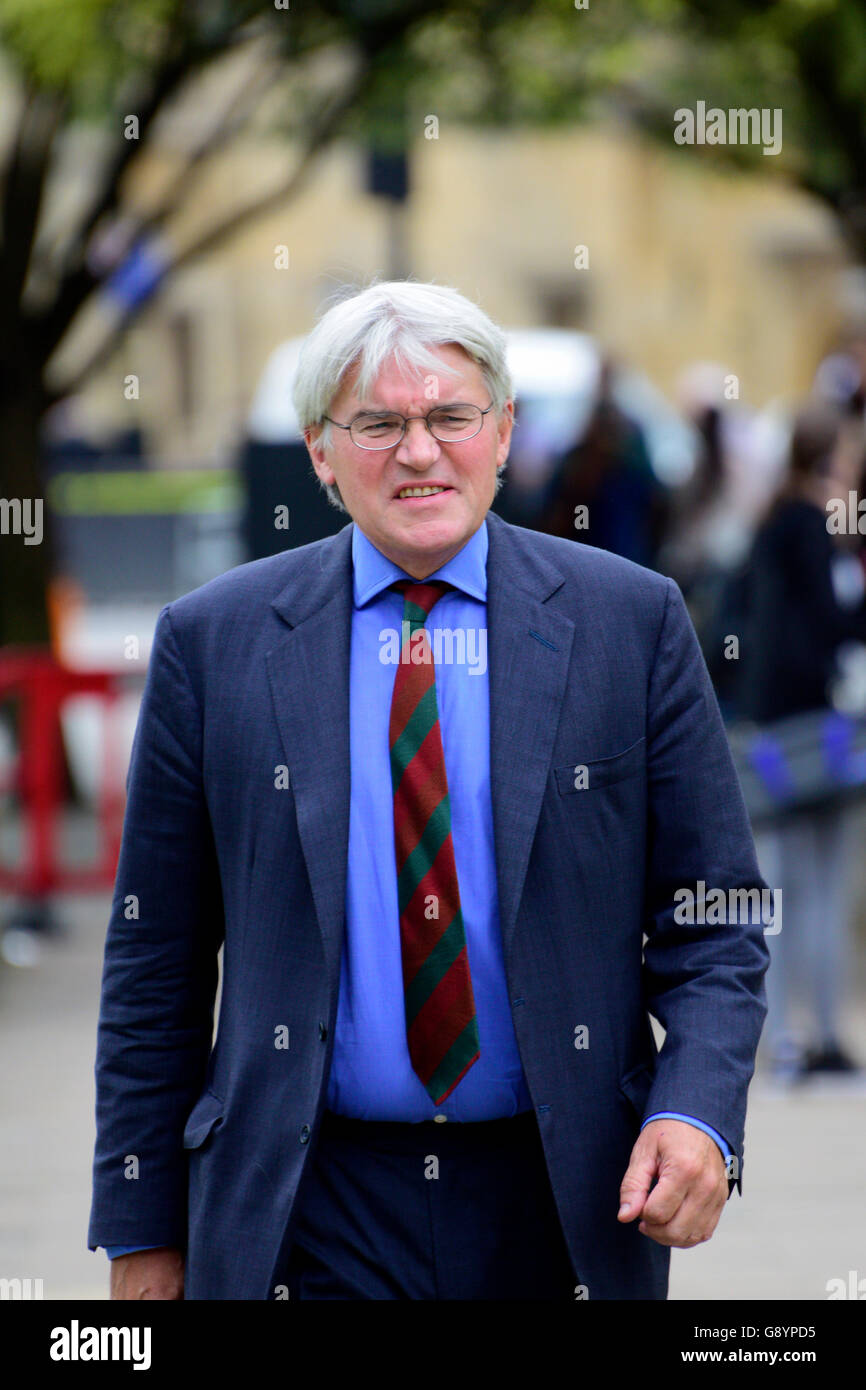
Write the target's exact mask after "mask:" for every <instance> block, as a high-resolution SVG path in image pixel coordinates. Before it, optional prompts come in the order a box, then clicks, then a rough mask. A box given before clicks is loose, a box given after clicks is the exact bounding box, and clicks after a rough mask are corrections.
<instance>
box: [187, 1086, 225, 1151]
mask: <svg viewBox="0 0 866 1390" xmlns="http://www.w3.org/2000/svg"><path fill="white" fill-rule="evenodd" d="M224 1111H225V1101H224V1100H223V1099H222V1097H221V1096H218V1095H215V1094H214V1092H213V1091H203V1092H202V1094H201V1095H200V1096H199V1098H198V1100H197V1101H196V1103H195V1105H194V1106H193V1108H192V1110H191V1111H190V1113H189V1118H188V1119H187V1122H186V1125H185V1127H184V1131H183V1147H184V1148H185V1149H200V1148H201V1146H202V1144H203V1143H204V1141H205V1140H206V1139H207V1137H208V1135H209V1134H212V1133H213V1131H214V1130H216V1129H219V1127H220V1125H221V1124H222V1122H223V1115H224Z"/></svg>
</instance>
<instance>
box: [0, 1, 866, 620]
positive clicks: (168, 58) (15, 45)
mask: <svg viewBox="0 0 866 1390" xmlns="http://www.w3.org/2000/svg"><path fill="white" fill-rule="evenodd" d="M864 68H866V0H730V3H728V4H726V5H724V6H722V7H721V8H718V7H717V5H716V4H715V0H605V3H594V0H593V3H592V4H588V5H587V7H586V8H584V7H582V6H580V5H578V4H577V3H576V0H295V3H294V4H292V3H291V0H285V2H284V0H272V2H269V0H0V79H2V84H0V180H2V186H0V229H2V257H0V493H2V496H3V497H5V498H21V499H23V498H36V497H39V496H41V494H42V487H41V481H40V472H39V465H38V449H39V436H40V422H41V420H42V417H43V415H44V413H45V411H46V410H47V408H48V407H49V406H50V405H51V404H53V403H54V402H56V401H57V400H59V399H62V398H63V397H65V396H67V395H69V394H70V393H72V392H74V391H76V390H78V389H79V388H80V387H81V386H82V385H83V383H84V382H85V381H86V380H87V379H88V377H89V376H90V375H91V373H93V372H94V371H95V370H96V369H97V368H98V367H99V366H100V365H102V363H104V362H105V361H106V360H107V358H108V357H109V355H110V354H111V353H112V351H113V350H114V348H115V347H116V346H117V343H118V341H119V339H120V337H121V336H122V334H123V333H124V332H125V330H126V329H127V328H128V326H129V325H130V324H131V323H132V322H133V320H134V319H135V317H136V316H137V315H138V314H139V312H140V311H141V308H142V306H143V305H144V304H146V303H148V302H149V300H150V299H151V298H152V296H153V295H154V294H155V293H156V292H157V291H158V289H159V287H160V285H162V284H163V283H165V281H166V279H167V278H168V277H169V276H170V275H172V274H173V273H174V272H175V271H176V270H177V269H179V268H180V267H181V266H183V265H186V264H188V263H189V262H190V261H192V260H193V259H194V258H196V257H198V256H202V255H204V254H205V253H207V252H208V251H210V250H212V249H213V248H214V247H216V246H217V245H218V244H219V243H220V242H221V241H222V240H224V239H225V238H226V237H228V236H230V235H231V233H232V232H234V231H235V230H237V229H238V228H239V227H240V226H242V225H243V224H244V223H245V222H246V221H248V220H249V219H251V218H253V217H255V216H256V215H257V214H259V213H261V212H264V211H266V210H268V209H270V208H272V207H275V206H282V205H284V204H285V202H286V201H287V199H289V198H291V196H292V195H293V194H294V193H295V192H296V191H297V190H298V189H300V188H301V186H302V185H303V182H304V180H305V179H306V177H307V176H308V174H309V172H310V170H311V168H312V167H313V165H314V163H315V160H316V158H317V156H318V155H319V154H320V153H321V151H322V150H324V149H325V148H326V146H327V145H328V144H329V142H330V141H331V140H333V139H334V138H335V137H336V136H338V135H347V136H349V137H351V138H354V139H357V140H359V141H363V142H364V143H366V144H368V145H371V146H373V147H375V148H376V149H377V150H380V151H382V152H383V153H384V154H385V155H387V154H388V153H389V152H393V153H397V152H399V151H401V150H402V149H404V147H405V143H406V140H407V132H415V134H416V135H417V134H419V133H420V132H421V131H422V130H423V128H424V121H425V118H426V117H427V116H428V115H429V114H436V115H438V116H439V117H440V118H442V119H445V118H447V119H448V120H450V121H452V122H457V121H464V122H474V123H482V124H483V123H487V124H489V125H492V126H495V127H503V126H504V127H508V126H517V125H525V124H527V123H534V122H543V123H552V122H558V121H562V122H564V121H574V120H578V119H584V118H587V117H591V116H595V115H601V116H603V115H609V114H612V115H614V116H615V117H616V118H617V119H619V120H622V119H627V120H630V121H631V122H632V123H633V124H635V125H637V126H638V127H639V128H642V129H644V130H646V131H648V132H651V133H653V134H655V135H657V136H659V137H660V138H661V139H663V140H664V141H665V142H666V143H667V144H668V145H669V146H670V147H671V149H672V150H674V149H676V148H677V147H676V146H675V145H674V143H673V139H672V132H673V111H674V110H675V109H676V107H677V106H693V105H694V103H695V101H696V100H698V99H701V100H705V101H706V102H707V104H708V105H717V106H721V107H723V108H729V107H731V106H745V107H754V106H758V107H765V106H766V107H770V108H774V107H782V108H783V110H784V120H785V147H784V153H783V155H782V156H781V157H780V158H778V159H766V158H763V159H762V157H761V152H760V149H757V150H756V149H755V148H754V147H750V146H739V147H737V146H710V147H707V146H691V147H688V148H687V153H688V155H689V156H690V157H702V158H713V159H716V160H719V159H732V160H736V161H741V162H742V161H746V162H751V163H752V164H753V165H757V166H759V167H760V168H761V169H762V172H764V173H771V172H772V173H775V172H777V171H779V170H781V171H783V172H784V173H785V174H786V175H787V176H788V177H793V178H795V179H797V180H798V181H799V182H800V183H801V184H802V185H803V186H804V187H805V188H808V189H810V190H811V191H812V192H815V193H817V194H819V195H820V196H821V197H822V198H823V199H824V200H825V201H826V202H827V203H829V204H830V206H831V207H832V208H833V209H834V211H835V212H836V213H837V214H838V216H839V218H840V220H841V224H842V226H843V228H844V230H845V232H846V234H847V235H848V237H849V239H850V241H851V244H852V245H853V246H854V248H855V252H856V254H857V255H858V256H859V257H860V258H861V259H863V258H864V257H866V108H864V105H863V101H862V93H863V91H864V80H863V79H864V75H866V74H864ZM217 76H218V77H219V81H216V80H215V78H216V77H217ZM198 94H201V99H200V100H199V95H198ZM269 97H270V98H277V99H278V101H277V105H276V107H274V106H273V103H272V107H271V111H272V114H271V115H270V116H263V115H262V112H263V103H264V104H265V109H267V100H268V98H269ZM185 103H186V106H185V105H184V104H185ZM183 109H191V110H192V111H193V113H194V118H193V119H192V120H191V121H190V122H189V123H188V124H189V126H190V130H189V132H188V134H187V135H186V138H185V140H184V142H183V148H182V150H180V151H178V149H177V148H176V145H175V146H172V149H171V155H172V158H173V159H175V161H176V166H175V167H176V172H175V173H174V175H173V176H172V177H171V178H170V179H169V180H168V182H167V185H166V186H165V187H164V188H163V190H162V192H161V194H160V195H159V197H158V199H157V201H156V202H155V203H154V204H153V205H151V206H149V207H148V208H147V210H146V211H142V209H141V208H140V207H138V206H137V205H133V203H132V202H131V200H130V197H129V184H130V175H132V174H134V172H135V168H136V166H137V165H138V164H139V162H140V161H142V160H143V159H145V158H146V156H147V153H148V151H149V150H152V149H153V148H154V147H156V146H159V145H160V141H161V140H163V141H164V137H165V129H166V125H167V124H170V118H171V116H172V114H173V113H175V114H176V113H177V111H178V110H183ZM273 110H277V111H278V112H279V114H278V115H277V116H276V117H275V116H274V115H273ZM268 122H270V127H268V124H267V123H268ZM175 124H176V122H175ZM256 125H257V128H259V129H265V128H270V129H274V128H276V129H279V130H281V131H282V132H283V133H284V134H285V135H286V136H291V137H292V140H293V148H294V150H295V152H296V158H295V162H294V165H293V167H292V168H291V169H290V170H288V172H287V173H286V175H285V177H284V178H282V179H280V180H278V181H277V183H276V185H275V186H273V187H271V188H269V189H267V190H265V191H264V192H262V193H259V194H258V195H256V196H255V197H253V198H251V199H250V200H249V201H246V202H241V203H239V204H238V205H237V206H233V207H231V208H230V209H228V210H226V209H222V210H220V211H219V212H215V213H214V215H213V220H212V221H211V223H210V224H209V225H208V226H206V227H205V228H204V229H203V230H200V231H198V232H197V233H196V234H194V235H193V236H191V237H190V238H189V239H188V240H187V241H185V242H184V243H183V244H182V245H179V246H178V245H173V244H172V237H171V235H170V233H171V230H172V224H173V222H174V221H175V219H177V218H178V215H179V214H182V213H183V211H184V209H185V208H188V207H189V206H190V205H191V204H194V205H195V206H196V208H197V209H198V203H197V202H196V199H197V194H198V192H199V190H200V187H201V184H202V182H203V179H204V176H205V174H206V173H207V172H208V170H209V168H210V167H211V164H210V161H211V157H212V156H214V155H216V154H218V153H220V152H221V151H222V150H223V149H224V148H225V146H226V145H227V144H228V143H230V142H231V141H232V140H233V139H235V138H236V137H237V136H238V135H239V134H241V133H243V132H244V131H248V130H249V129H250V128H251V127H254V126H256ZM84 132H88V133H89V135H90V138H91V144H90V145H89V147H88V150H89V153H87V155H86V158H82V148H83V146H82V134H83V133H84ZM684 153H686V151H684ZM70 168H72V172H73V177H72V178H71V179H70ZM70 183H71V184H72V185H73V187H74V190H75V195H74V196H69V186H70ZM200 201H203V200H200ZM166 233H169V235H165V234H166ZM94 306H96V308H97V309H98V311H99V312H98V314H97V315H96V320H97V323H98V325H99V328H100V332H99V333H98V334H97V341H96V342H95V344H93V345H92V346H91V347H90V348H89V351H88V352H86V353H84V354H83V355H82V354H81V353H78V354H77V355H74V356H73V360H72V362H71V364H70V362H69V358H70V354H69V353H68V352H66V353H64V351H63V348H64V345H65V344H67V343H68V337H69V334H70V330H71V329H72V328H73V327H74V326H75V325H77V322H78V321H79V319H80V318H82V317H83V316H84V312H85V310H87V311H88V312H90V311H91V310H93V308H94ZM45 524H46V539H45V542H44V543H43V544H42V545H33V546H25V545H23V543H21V542H20V538H16V539H15V541H14V542H13V541H11V540H9V539H8V538H4V539H3V544H2V545H0V643H3V642H11V641H39V640H45V638H46V636H47V631H48V622H47V614H46V591H47V586H48V581H49V578H50V573H51V567H52V551H51V536H50V531H49V530H48V529H47V528H48V525H49V518H48V516H47V515H46V517H45ZM13 566H14V578H13V575H12V569H13Z"/></svg>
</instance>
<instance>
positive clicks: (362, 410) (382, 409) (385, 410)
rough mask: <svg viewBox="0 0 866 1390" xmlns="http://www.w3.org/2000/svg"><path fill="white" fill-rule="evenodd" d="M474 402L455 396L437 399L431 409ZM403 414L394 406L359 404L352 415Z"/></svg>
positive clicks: (355, 417) (354, 417) (353, 417)
mask: <svg viewBox="0 0 866 1390" xmlns="http://www.w3.org/2000/svg"><path fill="white" fill-rule="evenodd" d="M474 404H475V402H474V401H464V400H460V399H457V398H455V399H454V400H453V401H437V402H436V404H435V405H431V407H430V410H441V409H442V408H443V407H444V408H445V409H446V410H447V409H448V408H449V407H450V406H452V405H474ZM479 409H480V407H479ZM402 414H403V412H402V410H395V409H394V407H393V406H385V405H362V406H359V407H358V409H357V410H356V411H355V414H354V415H353V416H352V419H353V420H355V419H357V417H358V416H359V415H402ZM428 414H429V412H428ZM404 418H405V417H404Z"/></svg>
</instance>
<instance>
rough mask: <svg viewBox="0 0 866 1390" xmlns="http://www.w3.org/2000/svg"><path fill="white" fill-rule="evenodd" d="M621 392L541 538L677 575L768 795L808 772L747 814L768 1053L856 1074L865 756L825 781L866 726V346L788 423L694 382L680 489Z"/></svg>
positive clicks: (548, 504) (570, 467)
mask: <svg viewBox="0 0 866 1390" xmlns="http://www.w3.org/2000/svg"><path fill="white" fill-rule="evenodd" d="M614 380H615V369H614V368H613V365H612V364H611V363H608V364H606V366H605V369H604V370H603V371H602V372H601V374H600V377H599V387H598V393H597V398H596V400H595V402H594V405H593V408H592V409H591V411H590V413H589V416H588V419H587V423H586V427H585V429H584V430H583V432H582V434H581V437H580V439H579V440H578V441H577V442H576V443H575V444H574V445H573V447H572V448H571V449H570V450H569V452H568V453H567V454H566V455H565V456H564V457H563V458H562V459H561V461H560V464H559V466H558V468H557V469H556V470H555V472H554V475H553V477H552V479H550V480H549V481H548V483H547V485H546V489H545V498H544V503H543V505H542V506H541V508H540V510H539V513H538V520H537V521H535V522H534V525H535V526H536V527H537V529H540V530H546V531H550V532H551V533H553V534H556V535H561V536H570V537H572V538H574V539H577V540H580V541H582V542H584V543H585V544H590V545H598V546H602V547H604V548H605V549H608V550H612V551H615V552H617V553H619V554H622V555H625V556H627V557H628V558H630V559H633V560H636V561H638V562H639V563H641V564H646V565H650V566H651V567H653V568H655V569H658V570H660V571H661V572H662V573H665V574H667V575H670V576H671V577H672V578H674V579H675V580H676V581H677V583H678V584H679V586H680V588H681V589H682V591H683V594H684V596H685V598H686V602H687V604H688V607H689V611H690V613H691V616H692V620H693V622H694V624H695V628H696V631H697V634H698V638H699V641H700V643H701V647H702V650H703V653H704V657H705V660H706V662H707V666H708V668H709V670H710V673H711V676H712V678H713V682H714V685H715V689H716V693H717V696H718V699H719V703H720V706H721V709H722V713H723V715H724V717H725V719H726V721H727V723H728V725H729V727H730V729H731V730H734V729H737V730H751V731H752V733H753V735H755V736H757V735H759V734H760V735H761V736H762V737H763V743H762V744H761V747H762V749H763V750H764V754H766V752H767V750H768V749H771V750H772V752H773V756H774V757H775V760H776V764H777V766H776V767H775V768H774V766H773V761H772V758H771V759H770V760H769V761H767V759H766V757H765V764H766V766H765V768H764V771H765V773H766V782H767V784H768V785H770V786H772V783H773V777H774V776H775V778H776V782H777V784H779V779H780V778H782V779H783V780H784V777H785V776H788V777H789V781H790V779H791V777H792V776H793V773H792V770H791V769H792V768H793V769H795V770H798V772H797V775H798V776H799V775H800V773H802V775H803V778H804V780H805V786H806V789H805V790H804V789H803V788H801V789H800V792H801V794H800V795H798V796H794V795H789V796H788V797H787V799H786V798H785V797H781V798H780V804H781V802H784V803H785V805H784V808H783V809H780V810H779V812H778V814H775V815H769V816H767V815H763V816H762V817H760V818H756V817H755V816H753V825H754V828H755V839H756V849H757V853H758V860H759V865H760V868H761V872H762V875H763V876H764V878H765V879H766V881H767V883H768V885H769V886H770V887H771V888H773V889H778V890H781V899H780V901H781V903H782V904H783V908H784V912H783V923H782V927H781V929H780V930H778V931H776V932H774V933H772V934H771V933H768V939H769V941H770V946H771V952H772V956H773V967H772V969H771V971H770V972H769V974H768V977H767V989H768V1000H769V1014H768V1021H767V1026H766V1030H765V1035H764V1055H765V1057H767V1060H768V1064H769V1067H770V1068H771V1070H772V1073H773V1075H774V1076H776V1077H777V1078H778V1079H779V1080H780V1081H782V1082H789V1081H795V1080H800V1079H803V1078H806V1077H811V1076H816V1075H820V1074H823V1075H828V1074H836V1073H854V1072H856V1071H858V1070H859V1066H858V1063H857V1061H856V1059H855V1058H853V1057H852V1056H851V1055H850V1053H849V1051H848V1050H847V1048H846V1045H845V1041H844V1039H843V1038H842V1036H841V1031H842V1030H841V1024H840V1010H841V1007H842V1004H843V1001H844V991H845V987H846V983H847V981H848V980H849V977H850V974H851V970H852V964H853V962H852V953H853V950H854V947H853V941H854V940H855V935H854V932H853V924H852V912H853V908H854V902H853V896H852V889H853V874H854V870H855V867H856V843H855V840H854V833H853V824H854V823H855V822H852V808H853V806H854V802H855V800H856V796H857V792H858V788H859V787H860V785H861V784H863V783H866V768H864V767H863V763H864V762H866V752H864V751H862V750H861V751H860V753H859V754H858V756H856V757H849V758H848V759H847V762H845V766H844V768H843V769H842V771H840V772H839V773H838V775H836V776H835V778H834V773H833V756H832V754H833V746H834V745H833V741H834V740H835V746H836V747H837V750H838V746H839V741H840V739H841V742H842V744H843V745H844V744H846V743H847V745H848V746H849V747H848V751H849V752H851V750H852V748H853V749H854V751H855V752H856V747H855V746H854V744H855V740H856V739H857V737H859V730H860V724H859V722H858V716H861V715H864V714H866V501H864V504H863V513H864V515H863V516H862V525H861V524H860V521H861V516H860V512H859V510H858V504H859V501H860V499H861V498H866V336H860V335H852V336H851V337H850V338H849V339H848V340H847V341H845V342H844V343H841V344H840V345H839V349H838V350H837V351H835V352H833V353H832V354H830V355H829V356H827V357H826V358H825V359H824V361H822V362H821V364H820V367H819V369H818V371H817V373H816V376H815V381H814V385H813V389H812V392H811V394H810V396H809V398H808V399H806V400H804V401H802V402H801V403H800V405H799V407H798V408H797V409H795V410H794V411H778V412H774V411H772V410H771V411H764V412H752V411H749V410H748V408H746V407H745V406H743V405H741V404H740V402H739V401H738V400H737V399H736V398H734V399H731V398H730V386H731V381H732V378H731V377H730V376H728V375H726V374H725V373H724V371H723V370H722V369H721V368H715V367H713V366H711V365H708V364H700V365H698V366H696V367H694V368H693V369H691V370H690V371H688V372H686V373H685V374H684V375H683V377H682V379H681V384H680V400H679V405H680V408H681V410H682V411H683V412H684V414H685V415H686V416H687V418H688V419H689V420H690V421H691V423H692V424H693V426H694V427H695V429H696V431H697V438H698V440H699V450H698V459H697V466H696V467H695V469H694V471H693V473H692V476H691V477H690V478H689V479H688V481H687V482H685V483H684V484H683V485H682V486H679V487H676V488H671V487H669V486H667V485H665V484H664V483H663V482H662V481H661V480H660V479H659V478H658V477H657V476H655V475H654V473H653V469H652V466H651V461H650V456H649V452H648V449H647V444H646V440H645V438H644V433H643V431H642V429H641V425H640V422H639V420H637V419H634V418H630V417H629V416H628V414H627V413H626V412H624V411H623V409H622V407H621V406H620V405H619V404H617V401H616V399H615V392H614V389H613V387H614ZM518 418H519V416H518ZM576 518H580V522H581V529H575V528H576V526H577V525H578V522H577V520H576ZM828 716H830V717H829V719H828ZM767 735H769V736H771V738H772V740H773V741H772V742H768V740H767ZM755 746H756V747H757V746H758V745H757V743H756V744H755ZM844 751H845V750H844V748H843V752H844ZM786 758H787V759H790V762H791V767H790V768H787V767H786V766H785V759H786ZM836 761H837V763H838V761H839V759H838V757H837V759H836ZM843 761H844V759H843ZM788 790H789V791H790V790H791V788H790V787H789V789H788ZM748 800H749V798H748V796H747V803H748ZM752 809H753V808H752V807H751V806H750V811H751V810H752Z"/></svg>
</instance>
